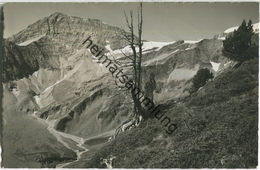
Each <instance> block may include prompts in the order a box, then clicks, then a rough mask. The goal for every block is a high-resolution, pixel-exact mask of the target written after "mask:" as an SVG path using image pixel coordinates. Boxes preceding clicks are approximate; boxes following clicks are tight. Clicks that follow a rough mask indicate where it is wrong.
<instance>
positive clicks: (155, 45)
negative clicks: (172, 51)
mask: <svg viewBox="0 0 260 170" xmlns="http://www.w3.org/2000/svg"><path fill="white" fill-rule="evenodd" d="M174 42H175V41H172V42H155V41H147V42H143V47H142V50H143V54H145V53H147V52H149V51H150V50H152V49H153V51H159V50H160V49H161V48H162V47H164V46H166V45H169V44H172V43H174ZM106 49H108V50H109V51H110V52H108V53H107V54H106V55H108V56H110V55H113V56H117V55H120V54H122V53H124V54H126V55H131V54H132V49H131V48H130V46H129V45H128V46H126V47H124V48H122V49H118V50H114V51H112V49H111V48H110V45H107V46H106ZM136 52H139V48H138V47H136ZM120 56H121V57H122V55H120Z"/></svg>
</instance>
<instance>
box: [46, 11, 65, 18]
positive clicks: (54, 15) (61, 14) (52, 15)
mask: <svg viewBox="0 0 260 170" xmlns="http://www.w3.org/2000/svg"><path fill="white" fill-rule="evenodd" d="M57 16H62V17H65V16H68V15H66V14H64V13H61V12H54V13H52V14H51V15H50V16H49V17H57Z"/></svg>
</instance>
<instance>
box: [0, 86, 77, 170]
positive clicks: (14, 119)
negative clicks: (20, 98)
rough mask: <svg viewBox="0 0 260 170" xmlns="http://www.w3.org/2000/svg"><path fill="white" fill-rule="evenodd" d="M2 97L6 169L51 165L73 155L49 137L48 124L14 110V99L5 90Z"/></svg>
mask: <svg viewBox="0 0 260 170" xmlns="http://www.w3.org/2000/svg"><path fill="white" fill-rule="evenodd" d="M3 95H4V98H3V108H4V109H3V110H4V112H3V119H4V125H3V128H4V129H3V147H2V148H3V153H2V160H3V162H2V166H4V167H5V168H39V167H54V166H55V163H58V162H61V161H64V160H69V159H75V158H76V154H75V153H74V152H72V151H71V150H69V149H67V148H65V146H63V145H62V144H61V143H59V142H58V141H57V139H56V138H55V137H54V136H52V135H51V134H50V133H49V131H48V130H47V127H46V126H45V125H44V124H41V123H40V122H38V121H37V120H36V119H34V118H33V117H31V116H28V115H26V114H25V113H23V112H18V111H17V110H16V98H15V97H14V96H13V94H12V93H11V92H9V91H7V90H6V89H5V90H4V94H3Z"/></svg>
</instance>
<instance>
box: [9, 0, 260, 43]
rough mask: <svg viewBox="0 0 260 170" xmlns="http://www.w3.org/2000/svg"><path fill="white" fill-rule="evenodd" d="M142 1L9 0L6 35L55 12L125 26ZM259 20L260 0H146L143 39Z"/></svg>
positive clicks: (207, 33) (200, 34) (202, 33)
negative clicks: (24, 0) (58, 0)
mask: <svg viewBox="0 0 260 170" xmlns="http://www.w3.org/2000/svg"><path fill="white" fill-rule="evenodd" d="M138 5H139V4H138V3H129V2H128V3H127V2H119V3H116V2H114V3H111V2H110V3H109V2H107V3H104V2H103V3H50V2H48V3H7V4H4V16H5V20H4V23H5V30H4V37H5V38H7V37H10V36H12V35H14V34H16V33H18V32H19V31H21V30H23V29H25V28H26V27H27V26H28V25H30V24H32V23H34V22H36V21H37V20H39V19H41V18H43V17H46V16H49V15H51V14H52V13H54V12H62V13H64V14H67V15H71V16H79V17H82V18H95V19H100V20H102V21H103V22H105V23H107V24H110V25H114V26H118V27H121V28H125V19H124V11H126V12H129V11H130V10H133V11H134V12H136V11H137V7H138ZM135 14H136V13H135ZM243 19H245V20H249V19H251V20H252V21H253V23H256V22H259V4H258V3H256V2H232V3H231V2H215V3H213V2H211V3H209V2H185V3H184V2H163V3H162V2H160V3H159V2H157V3H154V2H146V3H143V20H144V25H143V38H144V39H145V40H149V41H163V42H167V41H168V42H169V41H176V40H199V39H202V38H212V37H213V36H214V35H216V34H219V33H222V32H223V31H224V30H226V29H227V28H230V27H233V26H237V25H239V24H241V22H242V20H243Z"/></svg>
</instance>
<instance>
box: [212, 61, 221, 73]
mask: <svg viewBox="0 0 260 170" xmlns="http://www.w3.org/2000/svg"><path fill="white" fill-rule="evenodd" d="M210 64H211V65H212V69H213V70H214V71H216V72H217V71H218V69H219V65H220V63H215V62H213V61H210Z"/></svg>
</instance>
